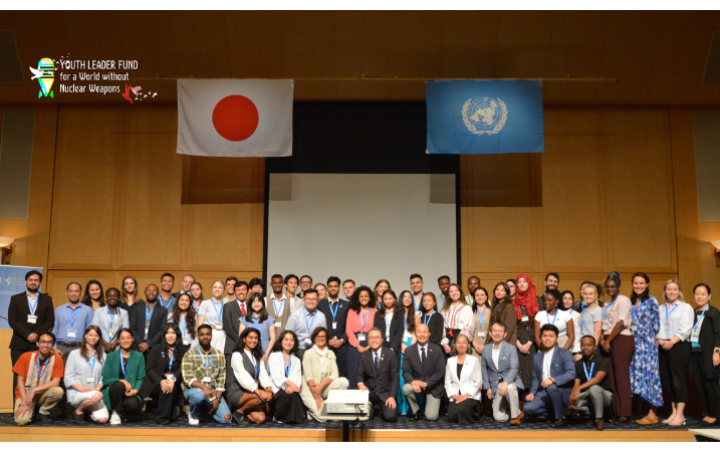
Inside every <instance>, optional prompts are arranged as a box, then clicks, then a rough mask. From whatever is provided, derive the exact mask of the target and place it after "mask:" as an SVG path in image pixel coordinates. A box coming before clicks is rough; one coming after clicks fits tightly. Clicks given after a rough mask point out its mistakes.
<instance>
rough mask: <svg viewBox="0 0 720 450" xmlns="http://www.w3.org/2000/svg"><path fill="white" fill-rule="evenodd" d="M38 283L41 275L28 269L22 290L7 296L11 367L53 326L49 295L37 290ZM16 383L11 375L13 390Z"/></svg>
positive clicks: (35, 348)
mask: <svg viewBox="0 0 720 450" xmlns="http://www.w3.org/2000/svg"><path fill="white" fill-rule="evenodd" d="M40 283H42V274H41V273H40V272H38V271H37V270H31V271H29V272H28V273H26V274H25V292H22V293H20V294H16V295H13V296H12V297H11V298H10V305H9V306H8V323H9V324H10V328H12V330H13V334H12V339H10V359H11V360H12V367H15V363H16V362H17V361H18V359H20V357H21V356H22V355H23V353H25V352H31V351H35V350H37V349H38V347H37V339H38V336H40V334H41V333H45V332H48V331H50V330H52V327H53V326H54V325H55V311H54V308H53V302H52V297H50V296H49V295H47V294H42V293H40ZM16 385H17V376H16V375H15V374H13V392H15V386H16ZM13 395H15V394H13Z"/></svg>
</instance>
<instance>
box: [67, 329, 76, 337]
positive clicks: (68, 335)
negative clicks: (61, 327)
mask: <svg viewBox="0 0 720 450" xmlns="http://www.w3.org/2000/svg"><path fill="white" fill-rule="evenodd" d="M75 336H77V334H76V333H75V331H74V330H68V332H67V337H69V338H74V337H75Z"/></svg>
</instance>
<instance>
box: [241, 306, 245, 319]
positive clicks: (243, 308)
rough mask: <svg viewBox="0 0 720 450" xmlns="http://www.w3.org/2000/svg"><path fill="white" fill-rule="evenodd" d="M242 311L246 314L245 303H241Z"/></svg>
mask: <svg viewBox="0 0 720 450" xmlns="http://www.w3.org/2000/svg"><path fill="white" fill-rule="evenodd" d="M240 312H241V313H242V315H243V316H244V315H245V303H240Z"/></svg>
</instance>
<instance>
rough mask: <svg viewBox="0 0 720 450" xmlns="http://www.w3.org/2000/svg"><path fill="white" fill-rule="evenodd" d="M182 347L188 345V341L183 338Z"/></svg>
mask: <svg viewBox="0 0 720 450" xmlns="http://www.w3.org/2000/svg"><path fill="white" fill-rule="evenodd" d="M183 345H190V341H189V340H188V338H186V337H184V338H183Z"/></svg>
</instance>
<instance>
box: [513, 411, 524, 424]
mask: <svg viewBox="0 0 720 450" xmlns="http://www.w3.org/2000/svg"><path fill="white" fill-rule="evenodd" d="M524 418H525V413H524V412H523V411H520V415H519V416H517V417H516V418H514V419H512V420H511V421H510V425H512V426H518V425H520V421H521V420H523V419H524Z"/></svg>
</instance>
